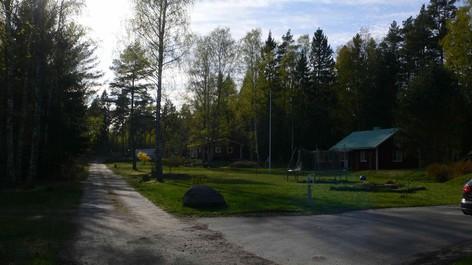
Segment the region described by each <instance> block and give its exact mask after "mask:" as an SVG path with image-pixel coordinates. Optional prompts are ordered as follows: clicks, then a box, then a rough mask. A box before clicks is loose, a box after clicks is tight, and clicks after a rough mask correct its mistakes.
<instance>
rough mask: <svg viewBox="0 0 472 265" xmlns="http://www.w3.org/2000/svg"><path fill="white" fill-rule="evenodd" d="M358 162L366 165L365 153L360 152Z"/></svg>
mask: <svg viewBox="0 0 472 265" xmlns="http://www.w3.org/2000/svg"><path fill="white" fill-rule="evenodd" d="M359 160H360V161H361V163H367V162H368V161H367V151H361V152H360V153H359Z"/></svg>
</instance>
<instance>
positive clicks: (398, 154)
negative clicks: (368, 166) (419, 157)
mask: <svg viewBox="0 0 472 265" xmlns="http://www.w3.org/2000/svg"><path fill="white" fill-rule="evenodd" d="M392 162H394V163H402V162H403V152H402V151H400V150H395V151H393V158H392Z"/></svg>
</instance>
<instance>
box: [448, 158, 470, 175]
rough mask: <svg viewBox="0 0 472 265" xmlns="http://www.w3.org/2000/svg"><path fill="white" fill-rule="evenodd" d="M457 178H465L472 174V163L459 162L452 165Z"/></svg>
mask: <svg viewBox="0 0 472 265" xmlns="http://www.w3.org/2000/svg"><path fill="white" fill-rule="evenodd" d="M452 167H453V170H454V174H455V176H463V175H467V174H470V173H472V161H459V162H456V163H454V164H453V165H452Z"/></svg>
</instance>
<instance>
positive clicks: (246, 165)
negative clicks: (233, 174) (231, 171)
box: [229, 161, 259, 168]
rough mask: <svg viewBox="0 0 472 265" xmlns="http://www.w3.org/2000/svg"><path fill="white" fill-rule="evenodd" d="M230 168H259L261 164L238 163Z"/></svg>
mask: <svg viewBox="0 0 472 265" xmlns="http://www.w3.org/2000/svg"><path fill="white" fill-rule="evenodd" d="M229 167H230V168H258V167H259V164H257V162H253V161H236V162H233V163H231V164H230V165H229Z"/></svg>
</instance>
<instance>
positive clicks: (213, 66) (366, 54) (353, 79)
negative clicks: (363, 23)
mask: <svg viewBox="0 0 472 265" xmlns="http://www.w3.org/2000/svg"><path fill="white" fill-rule="evenodd" d="M470 6H471V3H470V2H468V3H466V4H465V5H464V6H461V7H457V5H456V2H455V1H454V0H431V1H430V2H429V4H427V5H423V6H422V7H421V9H420V11H419V13H418V15H417V16H415V17H409V18H407V19H406V20H405V21H403V22H402V23H397V22H395V21H394V22H393V23H392V24H391V26H390V28H389V30H388V33H387V35H386V36H385V37H384V38H383V39H381V40H376V39H374V38H373V37H372V36H371V35H370V34H369V32H368V31H367V30H361V31H360V33H358V34H356V35H355V36H354V37H353V38H352V40H350V41H349V42H348V43H346V44H344V45H342V46H341V47H339V48H338V49H337V50H336V52H335V51H334V50H333V48H332V47H331V46H330V44H329V41H328V38H327V35H326V34H325V33H324V32H323V30H322V29H317V30H316V31H315V32H314V34H313V35H312V36H311V37H310V36H309V35H303V36H300V37H298V38H297V39H295V37H294V36H293V34H292V33H291V31H290V30H289V31H288V32H287V33H286V34H284V35H283V36H282V37H281V40H279V41H277V40H276V39H275V38H274V37H273V36H272V34H271V33H269V36H268V37H267V38H266V39H265V40H262V34H261V31H260V30H257V29H256V30H252V31H250V32H248V33H247V34H246V36H244V38H242V39H241V40H239V41H238V40H235V39H234V38H233V37H232V36H231V32H230V29H228V28H217V29H215V30H213V31H212V32H210V33H209V34H208V35H206V36H197V37H194V38H193V42H192V43H193V44H192V46H191V48H189V52H188V54H187V56H186V64H187V65H189V67H187V69H186V72H187V75H188V78H189V81H188V84H187V92H188V95H189V96H188V98H187V99H185V100H184V104H183V106H182V108H181V109H180V110H177V109H176V108H175V106H174V105H173V104H172V102H171V101H170V100H167V101H166V103H165V104H163V106H164V111H163V112H162V119H163V126H164V127H163V129H162V130H161V133H160V134H162V144H163V150H164V152H163V155H164V156H165V157H171V156H185V155H188V154H187V151H188V150H187V146H188V145H190V144H193V145H195V144H197V145H201V146H202V147H203V149H204V150H205V152H204V153H205V157H204V159H205V160H207V161H212V159H213V155H214V154H212V150H214V149H213V148H212V145H213V144H214V143H215V141H217V140H218V139H231V140H234V141H238V142H240V143H242V144H244V146H245V147H246V148H245V149H246V150H245V153H246V157H247V159H251V160H254V161H258V162H260V163H264V162H268V161H269V160H272V161H275V162H278V163H282V164H284V163H286V161H288V159H289V157H290V155H291V153H292V152H293V150H295V149H296V148H300V147H302V148H306V149H312V150H314V149H325V150H326V149H328V148H330V147H331V146H332V145H333V144H335V143H336V142H337V141H339V140H340V139H341V138H342V137H344V136H345V135H347V134H349V133H350V132H352V131H358V130H370V129H373V128H374V127H381V128H391V127H398V128H401V138H400V139H401V144H402V145H403V146H404V149H406V150H407V152H409V153H412V154H413V155H414V156H418V157H419V158H420V159H421V161H422V162H423V163H424V164H425V165H426V164H427V163H432V162H444V161H451V160H455V159H460V158H462V157H463V156H464V155H465V154H467V153H468V152H469V151H470V150H471V146H472V142H471V137H470V136H469V135H470V133H471V132H472V126H471V125H472V117H471V111H470V109H471V107H472V105H471V101H470V97H471V79H470V76H471V71H472V70H471V67H472V64H471V62H472V60H471V58H470V54H471V51H472V47H471V46H470V39H471V38H470V36H471V32H472V25H471V22H470V12H471V11H470V10H471V7H470ZM144 53H145V52H144ZM241 75H242V76H243V79H242V82H236V80H237V78H238V76H241ZM97 100H98V98H97ZM179 100H180V101H182V99H179ZM123 102H124V101H123ZM125 105H126V104H125ZM126 106H127V107H128V108H129V106H130V105H129V104H128V105H126ZM124 107H125V106H123V107H120V106H119V104H117V105H116V108H115V110H114V111H111V112H110V113H111V114H110V115H111V116H114V117H115V119H116V118H117V117H119V116H120V114H118V112H119V110H121V109H123V108H124ZM148 116H149V115H145V114H143V116H142V117H148ZM128 117H129V112H128ZM129 120H130V119H127V120H126V121H123V122H122V123H121V124H122V125H124V124H125V123H126V122H128V123H129V122H130V121H129ZM139 120H141V121H145V120H146V119H139ZM147 123H148V125H147V126H146V125H144V124H141V125H139V126H138V127H139V128H140V129H142V131H141V132H140V133H138V134H136V133H135V134H133V136H132V137H129V134H128V136H124V137H123V138H122V140H120V143H122V144H124V145H127V144H126V142H129V143H134V140H132V141H129V139H128V138H130V139H134V137H135V136H136V135H139V138H140V139H141V140H140V146H146V145H147V146H152V145H153V144H155V142H153V141H149V140H146V139H148V138H149V137H148V136H146V134H149V135H155V134H156V133H155V132H156V130H155V129H150V128H153V127H152V126H150V125H149V123H152V119H150V120H147ZM124 126H125V127H126V125H124ZM112 127H113V128H114V129H115V130H117V129H118V128H121V126H112ZM146 128H148V129H146ZM125 134H126V133H124V134H123V135H125ZM115 135H116V134H115ZM111 136H112V137H114V136H113V134H111ZM269 156H271V159H269Z"/></svg>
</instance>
